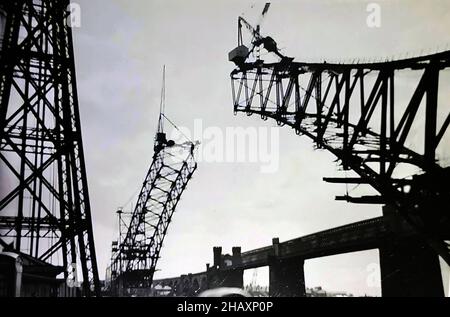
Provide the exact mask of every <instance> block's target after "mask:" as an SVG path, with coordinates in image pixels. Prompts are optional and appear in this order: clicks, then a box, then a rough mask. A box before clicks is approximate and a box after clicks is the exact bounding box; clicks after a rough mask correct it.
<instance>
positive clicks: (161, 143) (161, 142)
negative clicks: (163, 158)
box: [154, 132, 175, 153]
mask: <svg viewBox="0 0 450 317" xmlns="http://www.w3.org/2000/svg"><path fill="white" fill-rule="evenodd" d="M174 145H175V141H173V140H167V137H166V134H165V133H164V132H158V133H156V137H155V147H154V150H155V153H158V152H159V151H161V150H162V149H163V148H165V147H172V146H174Z"/></svg>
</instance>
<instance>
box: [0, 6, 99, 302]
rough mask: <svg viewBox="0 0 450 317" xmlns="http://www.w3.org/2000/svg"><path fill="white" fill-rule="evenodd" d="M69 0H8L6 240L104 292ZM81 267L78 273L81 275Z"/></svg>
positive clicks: (2, 64) (3, 105) (2, 163)
mask: <svg viewBox="0 0 450 317" xmlns="http://www.w3.org/2000/svg"><path fill="white" fill-rule="evenodd" d="M69 4H70V2H69V1H68V0H40V1H39V0H9V1H2V2H1V4H0V13H1V14H2V15H3V18H5V19H6V25H5V32H4V34H3V40H2V43H1V44H2V45H1V50H0V133H1V136H0V170H1V174H0V178H1V180H0V182H1V184H2V187H1V190H0V239H1V241H0V242H1V244H2V245H3V246H7V248H9V249H11V250H13V251H19V252H24V253H27V254H29V255H31V256H33V257H36V258H38V259H40V260H43V261H46V262H48V263H50V264H54V265H57V266H61V267H62V270H63V271H64V277H65V278H66V280H67V281H68V282H76V280H77V279H79V278H80V277H82V279H83V288H84V295H86V296H90V295H100V283H99V278H98V272H97V263H96V254H95V248H94V240H93V232H92V221H91V210H90V203H89V194H88V186H87V177H86V168H85V161H84V154H83V143H82V137H81V127H80V114H79V107H78V97H77V85H76V76H75V65H74V53H73V42H72V32H71V28H70V27H69V25H68V20H69V14H70V13H69V10H68V6H69ZM79 271H80V272H81V276H80V274H78V272H79Z"/></svg>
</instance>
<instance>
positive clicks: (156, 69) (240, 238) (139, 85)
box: [74, 0, 450, 295]
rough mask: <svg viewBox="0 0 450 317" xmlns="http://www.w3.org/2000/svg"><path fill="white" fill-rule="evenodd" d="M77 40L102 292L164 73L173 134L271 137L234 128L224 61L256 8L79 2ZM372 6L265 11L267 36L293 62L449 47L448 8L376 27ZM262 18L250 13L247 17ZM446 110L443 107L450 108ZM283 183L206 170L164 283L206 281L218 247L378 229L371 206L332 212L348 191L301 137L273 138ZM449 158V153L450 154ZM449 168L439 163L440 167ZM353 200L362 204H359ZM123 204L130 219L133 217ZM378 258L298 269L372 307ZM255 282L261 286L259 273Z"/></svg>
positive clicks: (145, 163) (168, 248)
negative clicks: (327, 179) (371, 281)
mask: <svg viewBox="0 0 450 317" xmlns="http://www.w3.org/2000/svg"><path fill="white" fill-rule="evenodd" d="M77 2H78V3H79V4H80V5H81V10H82V11H81V13H82V16H81V18H82V19H81V23H82V24H81V27H80V28H76V29H74V36H75V53H76V66H77V76H78V78H77V79H78V91H79V99H80V111H81V116H82V127H83V137H84V146H85V154H86V161H87V169H88V177H89V185H90V188H89V189H90V195H91V203H92V210H93V218H94V219H93V221H94V230H95V242H96V248H97V257H98V264H99V270H100V274H101V278H103V277H104V272H105V269H106V266H107V264H108V261H109V258H110V246H111V241H112V239H113V238H115V237H116V235H117V221H116V215H115V210H116V209H117V207H119V206H122V205H123V204H125V203H127V201H129V198H130V197H133V198H132V202H133V203H134V202H135V201H136V199H137V197H136V194H137V190H138V189H139V188H140V185H141V184H142V181H143V179H144V177H145V174H146V172H147V170H148V167H149V165H150V163H151V158H152V155H153V138H154V133H155V131H156V123H157V116H158V108H159V98H160V89H161V69H162V66H163V65H164V64H165V65H166V67H167V75H166V77H167V80H166V82H167V84H166V90H167V95H166V105H167V112H166V113H167V115H168V116H169V117H170V118H171V119H172V120H173V121H174V122H176V123H177V124H178V125H180V126H186V127H189V128H192V127H193V125H194V120H195V119H202V120H203V121H202V124H203V127H204V128H206V127H219V128H221V129H225V128H226V127H267V128H269V127H274V126H275V124H274V122H270V121H268V122H263V121H262V120H260V118H259V117H256V116H253V117H247V116H245V115H238V116H236V117H235V116H234V115H233V111H232V101H231V91H230V81H229V73H230V72H231V70H232V69H233V68H234V65H233V64H231V63H229V62H228V58H227V54H228V52H229V51H230V50H231V49H233V48H234V47H235V46H236V41H237V39H236V32H237V30H236V25H237V17H238V16H239V15H240V14H242V13H244V14H245V16H246V17H248V19H249V20H250V22H254V21H255V20H256V17H257V15H258V14H259V12H261V9H262V6H261V3H262V2H258V1H242V0H239V1H238V0H223V1H211V0H209V1H207V0H196V1H194V0H190V1H182V0H177V1H175V0H160V1H153V0H152V1H149V0H77ZM368 3H369V2H367V1H353V0H352V1H347V0H346V1H344V0H342V1H338V0H336V1H317V0H314V1H313V0H311V1H282V2H281V1H273V2H272V7H271V8H270V11H269V14H268V16H267V18H266V20H265V22H264V24H263V26H262V30H263V33H265V34H270V35H271V36H272V37H274V38H275V39H277V42H278V44H279V46H280V47H281V48H282V49H283V52H285V53H286V54H287V55H290V56H295V57H296V60H297V61H301V60H319V59H321V58H325V59H328V60H333V59H334V60H337V59H343V60H351V59H353V58H361V57H364V58H368V57H373V58H383V57H387V56H405V54H407V53H409V54H410V55H418V54H420V53H421V52H424V53H428V52H433V51H437V50H443V49H445V48H446V47H448V44H449V43H450V34H449V32H448V30H449V29H450V2H448V1H426V2H425V1H407V0H402V1H378V2H377V3H378V4H380V5H381V9H382V11H381V13H382V15H381V27H380V28H369V27H368V26H367V24H366V18H367V15H368V13H367V12H366V7H367V4H368ZM253 4H256V5H255V6H254V7H253V8H252V5H253ZM448 96H450V94H449V95H448ZM279 135H280V144H279V156H280V164H279V169H278V170H277V172H275V173H271V174H264V173H261V171H260V166H259V165H258V164H250V163H246V164H244V163H234V164H233V163H205V162H203V163H200V164H199V168H198V170H197V172H196V173H195V175H194V178H193V179H192V180H191V182H190V183H189V185H188V188H187V190H186V191H185V193H184V194H183V197H182V199H181V201H180V203H179V204H178V209H177V212H176V214H175V215H174V218H173V222H172V223H171V226H170V228H169V231H168V235H167V237H166V240H165V243H164V247H163V249H162V252H161V256H162V258H161V259H160V261H159V263H158V269H159V270H160V271H159V272H157V274H156V278H159V277H171V276H178V275H181V274H184V273H189V272H194V273H195V272H200V271H203V270H204V269H205V263H207V262H212V248H213V246H222V247H223V248H224V252H226V253H230V252H231V247H233V246H241V247H242V249H243V251H245V250H250V249H253V248H258V247H262V246H265V245H268V244H270V243H271V240H272V238H273V237H279V238H280V240H281V241H285V240H287V239H291V238H296V237H299V236H302V235H305V234H309V233H313V232H315V231H318V230H324V229H328V228H331V227H335V226H339V225H343V224H347V223H350V222H354V221H358V220H362V219H368V218H372V217H375V216H379V215H381V210H380V207H378V206H365V205H363V206H361V205H350V204H346V203H343V202H336V201H334V197H335V196H336V195H343V194H345V186H340V185H333V184H326V183H324V182H323V181H322V178H323V177H324V176H334V175H339V176H343V175H342V174H339V173H338V172H337V164H336V163H335V162H334V157H333V156H332V155H331V154H329V153H327V152H324V151H314V150H313V146H312V143H311V142H310V140H309V139H307V138H306V137H298V136H296V135H295V133H293V132H292V130H290V129H287V128H285V129H283V128H282V129H280V130H279ZM447 153H450V152H447ZM443 159H445V153H444V156H443ZM355 193H358V191H357V190H356V191H355ZM129 206H130V204H128V205H127V206H125V207H128V208H130V207H129ZM373 263H375V264H377V263H378V252H377V251H376V250H371V251H366V252H361V253H354V254H346V255H340V256H335V257H329V258H322V259H315V260H311V261H307V262H306V268H305V269H306V284H307V286H308V287H313V286H319V285H321V286H323V287H324V288H325V289H327V290H335V291H338V290H344V291H349V292H352V293H354V294H357V295H363V294H370V295H379V294H380V289H379V287H371V286H369V285H368V283H367V278H368V274H369V271H368V268H370V265H371V264H373ZM258 277H259V278H260V279H261V280H262V281H264V280H265V281H267V270H265V271H264V270H260V271H259V274H258Z"/></svg>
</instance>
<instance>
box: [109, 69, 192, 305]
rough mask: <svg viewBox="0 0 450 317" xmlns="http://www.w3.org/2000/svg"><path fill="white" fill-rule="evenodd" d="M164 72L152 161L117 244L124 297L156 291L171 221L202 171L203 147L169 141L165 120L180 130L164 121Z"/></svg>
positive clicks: (115, 280)
mask: <svg viewBox="0 0 450 317" xmlns="http://www.w3.org/2000/svg"><path fill="white" fill-rule="evenodd" d="M163 73H164V74H163V86H162V87H163V88H162V92H161V105H160V115H159V121H158V130H157V133H156V137H155V143H154V155H153V162H152V164H151V165H150V168H149V170H148V173H147V176H146V177H145V180H144V182H143V185H142V189H141V191H140V193H139V197H138V199H137V203H136V205H135V208H134V211H133V212H132V213H131V215H130V222H129V224H128V226H127V227H126V228H125V229H124V230H123V233H121V235H123V236H122V237H120V238H119V241H115V242H114V243H113V250H112V253H113V257H112V261H111V268H110V271H111V288H112V290H113V291H115V292H117V293H116V295H119V296H122V295H131V293H132V292H134V291H136V292H139V291H140V290H141V291H144V292H145V290H148V289H149V288H150V287H151V285H152V282H153V274H154V273H155V270H156V265H157V262H158V259H159V254H160V251H161V248H162V245H163V242H164V238H165V236H166V234H167V230H168V227H169V224H170V222H171V220H172V216H173V214H174V212H175V209H176V207H177V204H178V202H179V200H180V198H181V195H182V193H183V191H184V190H185V188H186V186H187V184H188V182H189V180H190V179H191V178H192V175H193V173H194V171H195V170H196V169H197V163H196V161H195V158H194V150H195V148H196V145H197V144H198V143H194V142H192V141H190V140H188V141H186V142H184V143H180V144H177V143H175V142H174V141H173V140H167V137H166V133H165V132H164V123H165V121H167V122H169V123H170V124H172V125H173V126H174V127H175V128H177V127H176V126H175V125H174V124H173V123H172V121H170V120H169V119H168V118H167V117H166V116H165V68H164V72H163ZM118 214H119V218H120V219H119V223H123V221H124V220H123V218H122V217H123V216H124V213H123V212H122V211H121V212H120V213H118ZM126 292H128V293H126ZM140 294H141V295H142V293H140Z"/></svg>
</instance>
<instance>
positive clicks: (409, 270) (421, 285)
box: [379, 238, 445, 297]
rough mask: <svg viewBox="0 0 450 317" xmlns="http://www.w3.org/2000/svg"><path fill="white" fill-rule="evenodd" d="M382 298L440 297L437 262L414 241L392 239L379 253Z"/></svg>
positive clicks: (431, 253) (425, 247) (422, 245)
mask: <svg viewBox="0 0 450 317" xmlns="http://www.w3.org/2000/svg"><path fill="white" fill-rule="evenodd" d="M379 251H380V270H381V294H382V296H383V297H444V296H445V295H444V287H443V284H442V275H441V268H440V264H439V258H438V256H437V255H436V253H435V252H434V251H433V250H431V248H430V247H429V246H428V244H427V243H425V242H423V241H421V240H419V239H418V238H405V239H396V241H389V242H386V243H385V244H384V245H383V246H382V247H380V249H379Z"/></svg>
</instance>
